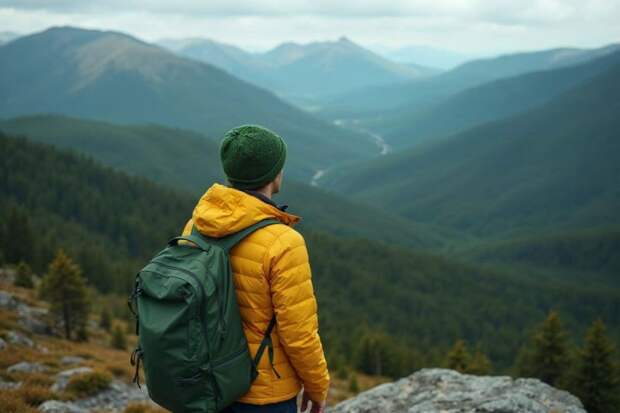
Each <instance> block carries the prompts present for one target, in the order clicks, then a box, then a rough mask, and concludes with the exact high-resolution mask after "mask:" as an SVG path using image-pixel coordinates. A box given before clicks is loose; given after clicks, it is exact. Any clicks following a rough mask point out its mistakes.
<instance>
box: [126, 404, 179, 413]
mask: <svg viewBox="0 0 620 413" xmlns="http://www.w3.org/2000/svg"><path fill="white" fill-rule="evenodd" d="M123 413H168V410H164V409H162V408H161V407H156V406H153V405H151V404H149V403H135V402H134V403H129V405H128V406H127V407H126V408H125V410H124V411H123Z"/></svg>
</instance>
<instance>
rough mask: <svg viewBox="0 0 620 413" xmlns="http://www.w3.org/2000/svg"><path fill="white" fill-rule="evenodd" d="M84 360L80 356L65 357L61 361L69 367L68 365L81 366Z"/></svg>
mask: <svg viewBox="0 0 620 413" xmlns="http://www.w3.org/2000/svg"><path fill="white" fill-rule="evenodd" d="M83 362H84V359H83V358H82V357H78V356H64V357H63V358H61V359H60V364H64V365H68V364H80V363H83Z"/></svg>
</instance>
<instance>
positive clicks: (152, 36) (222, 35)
mask: <svg viewBox="0 0 620 413" xmlns="http://www.w3.org/2000/svg"><path fill="white" fill-rule="evenodd" d="M618 21H620V1H617V0H587V1H583V0H517V1H515V0H392V1H389V2H386V1H385V0H382V1H378V0H339V1H333V0H282V1H269V0H252V1H249V0H238V1H234V2H233V1H230V0H227V1H223V0H190V1H180V2H172V1H169V0H141V1H138V0H105V1H104V0H88V1H85V0H0V26H2V27H3V30H12V31H17V32H22V33H23V32H30V31H34V30H42V29H44V28H46V27H49V26H51V25H67V24H69V25H75V26H81V27H90V28H103V29H112V30H118V31H124V32H129V33H131V34H133V35H136V36H138V37H142V38H144V39H146V40H156V39H160V38H164V37H168V38H182V37H210V38H214V39H217V40H220V41H224V42H229V43H233V44H236V45H238V46H242V47H246V48H250V49H265V48H268V47H271V46H274V45H275V44H277V43H280V42H282V41H287V40H293V41H298V42H309V41H313V40H333V39H336V38H338V37H339V36H341V35H347V36H349V37H351V38H353V39H354V40H357V41H359V42H361V43H362V44H375V45H376V44H384V45H386V46H401V45H407V44H424V45H430V46H435V47H443V48H449V49H454V50H459V51H463V52H467V53H477V54H479V53H494V52H498V51H506V50H515V49H519V50H526V49H540V48H545V47H552V46H557V45H575V46H598V45H600V44H603V43H610V42H613V41H619V40H620V25H618V24H617V22H618Z"/></svg>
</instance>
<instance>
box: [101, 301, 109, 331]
mask: <svg viewBox="0 0 620 413" xmlns="http://www.w3.org/2000/svg"><path fill="white" fill-rule="evenodd" d="M99 327H101V328H102V329H104V330H105V331H110V328H112V316H111V315H110V311H109V310H108V308H107V307H103V310H101V316H100V317H99Z"/></svg>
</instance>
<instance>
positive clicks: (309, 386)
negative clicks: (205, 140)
mask: <svg viewBox="0 0 620 413" xmlns="http://www.w3.org/2000/svg"><path fill="white" fill-rule="evenodd" d="M220 157H221V161H222V166H223V169H224V173H225V175H226V177H227V179H228V181H229V182H230V184H231V187H226V186H223V185H220V184H214V185H213V186H212V187H211V188H209V190H208V191H207V192H206V193H205V194H204V195H203V196H202V198H201V199H200V201H198V204H197V205H196V207H195V209H194V212H193V216H192V219H191V220H190V221H189V222H188V223H187V225H186V226H185V230H184V235H187V234H189V233H190V232H191V228H192V225H195V226H196V228H197V229H198V231H200V232H201V233H202V234H204V235H206V236H209V237H217V238H220V237H225V236H227V235H230V234H234V233H236V232H239V231H241V230H243V229H244V228H247V227H249V226H250V225H253V224H254V223H256V222H259V221H262V220H265V219H269V218H275V219H277V220H278V221H280V224H273V225H269V226H266V227H263V228H261V229H258V230H257V231H255V232H254V233H252V234H250V235H249V236H247V237H246V238H245V239H243V240H242V241H241V242H240V243H239V244H238V245H237V246H235V247H234V248H233V249H232V250H231V252H230V261H231V266H232V270H233V277H234V284H235V290H236V295H237V301H238V304H239V308H240V311H241V318H242V321H243V329H244V333H245V335H246V337H247V340H248V345H249V347H250V352H251V354H252V356H253V357H254V355H255V354H256V351H257V349H258V347H259V345H260V342H261V340H262V338H263V335H264V334H265V331H266V329H267V326H268V324H269V321H270V320H271V318H272V317H273V315H274V314H275V317H276V326H275V328H274V330H273V334H272V339H273V347H274V364H273V367H272V365H271V364H270V363H269V359H268V357H267V353H265V354H264V356H263V357H262V358H261V360H260V363H259V366H258V373H259V374H258V377H257V379H256V380H255V381H254V382H253V383H252V387H251V388H250V391H249V392H248V393H247V394H245V395H244V396H243V397H242V398H241V399H239V400H238V401H237V402H236V403H234V404H233V405H232V406H230V408H229V409H228V411H229V412H233V413H239V412H265V413H267V412H269V413H276V412H277V413H289V412H290V413H295V412H297V404H296V403H297V402H296V397H297V394H298V393H299V391H300V389H301V386H302V385H303V388H304V392H303V396H302V406H301V407H302V411H305V410H306V409H307V406H308V404H310V405H311V412H312V413H319V412H321V413H322V412H323V411H324V408H325V399H326V397H327V390H328V387H329V373H328V371H327V363H326V362H325V356H324V354H323V347H322V345H321V340H320V337H319V334H318V318H317V304H316V299H315V297H314V291H313V287H312V280H311V273H310V265H309V260H308V252H307V250H306V245H305V242H304V239H303V237H302V236H301V235H300V234H299V233H298V232H297V231H295V230H294V229H293V228H292V225H294V224H295V223H297V222H298V221H299V219H300V218H299V217H297V216H295V215H291V214H288V213H286V212H285V211H284V208H278V206H277V205H276V204H275V203H274V202H273V201H272V200H271V197H272V195H273V194H276V193H278V192H279V190H280V187H281V185H282V173H283V172H282V171H283V167H284V162H285V160H286V144H285V143H284V141H283V140H282V138H280V137H279V136H278V135H276V134H275V133H273V132H271V131H269V130H267V129H265V128H262V127H260V126H252V125H248V126H240V127H237V128H234V129H232V130H230V131H229V132H228V133H227V134H226V136H225V137H224V140H223V141H222V144H221V147H220Z"/></svg>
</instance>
